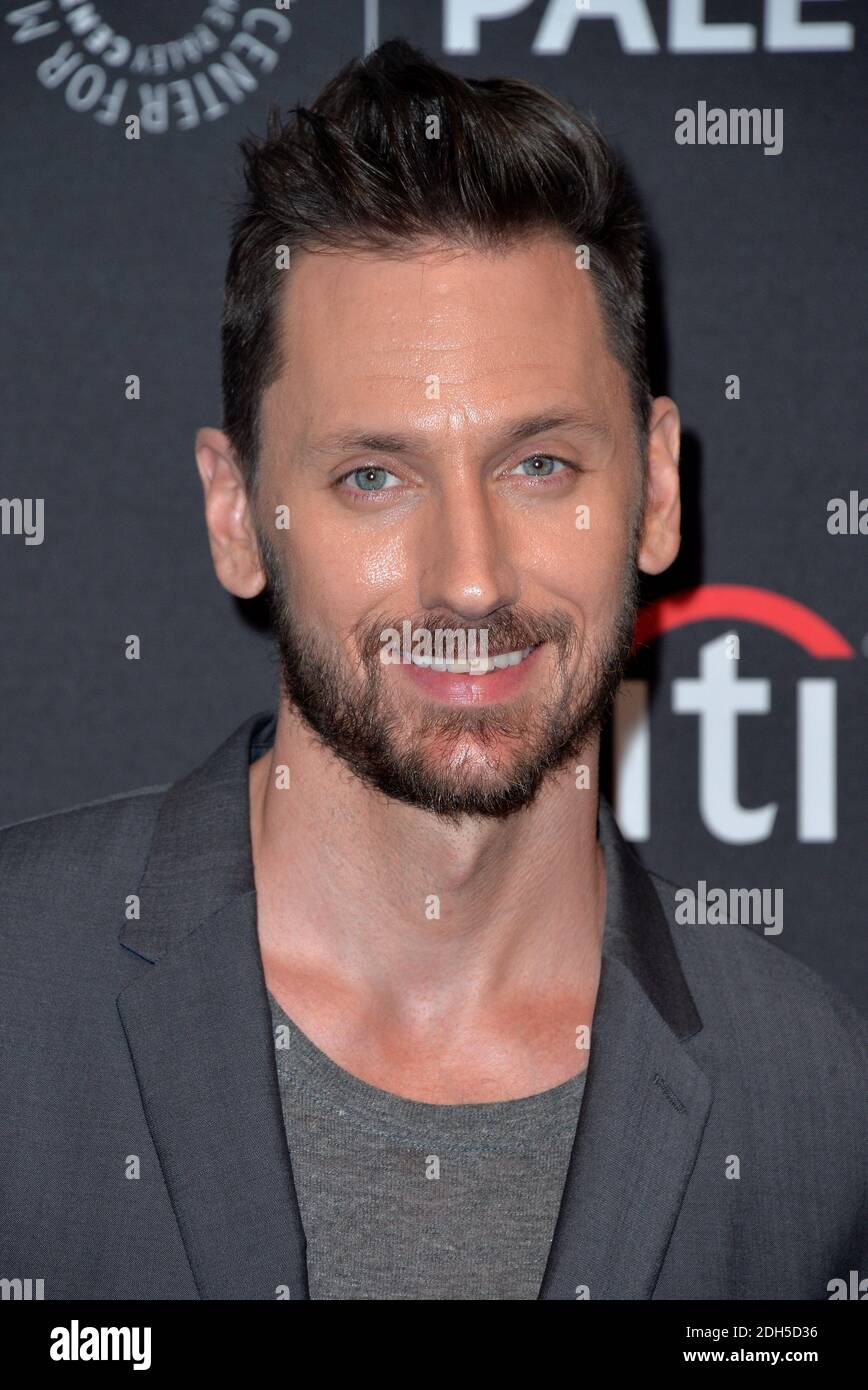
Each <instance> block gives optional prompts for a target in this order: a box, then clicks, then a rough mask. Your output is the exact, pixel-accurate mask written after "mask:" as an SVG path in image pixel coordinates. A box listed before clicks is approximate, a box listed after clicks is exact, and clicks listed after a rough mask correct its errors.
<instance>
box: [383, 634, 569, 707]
mask: <svg viewBox="0 0 868 1390" xmlns="http://www.w3.org/2000/svg"><path fill="white" fill-rule="evenodd" d="M544 646H545V643H539V644H537V645H536V646H533V647H523V648H522V649H521V650H520V651H509V652H499V653H498V654H497V655H496V656H491V655H489V656H487V657H483V658H479V657H477V658H475V659H474V660H473V661H447V660H445V658H442V657H441V658H439V659H438V658H425V657H421V658H417V657H415V656H414V657H413V658H412V660H411V661H410V662H408V664H407V665H406V666H405V665H401V666H394V667H391V668H387V670H388V669H391V670H392V671H394V672H395V673H396V676H395V678H396V679H399V680H403V681H405V682H406V683H407V684H409V685H411V686H413V687H415V689H416V690H417V691H418V692H419V693H420V694H422V695H424V696H425V697H426V698H428V699H431V700H434V701H436V702H438V703H440V704H447V705H490V704H498V703H501V702H503V701H506V700H509V699H511V698H512V697H513V696H515V695H519V694H521V693H522V691H523V690H525V689H526V688H527V687H528V686H529V685H530V683H531V680H532V675H533V671H534V670H535V669H536V667H537V665H538V663H539V660H540V653H541V652H542V650H543V647H544Z"/></svg>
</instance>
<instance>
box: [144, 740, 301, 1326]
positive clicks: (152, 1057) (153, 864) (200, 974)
mask: <svg viewBox="0 0 868 1390" xmlns="http://www.w3.org/2000/svg"><path fill="white" fill-rule="evenodd" d="M266 719H267V716H261V715H260V716H256V717H255V718H254V719H252V720H249V721H247V723H246V724H244V725H243V726H242V728H241V729H239V730H238V731H237V732H236V734H234V735H233V736H232V738H231V739H229V740H228V741H227V743H226V744H224V745H223V747H222V748H221V749H218V751H217V752H216V753H215V754H214V755H213V756H212V757H211V758H209V760H208V761H207V762H206V763H205V764H204V765H203V767H202V768H200V769H198V770H197V771H196V772H195V773H193V774H191V776H190V777H188V778H186V779H184V781H182V782H179V783H178V784H176V786H174V787H172V788H171V790H170V791H169V792H168V793H167V795H166V797H165V800H164V803H163V807H162V809H161V813H160V817H159V819H158V824H157V829H156V833H155V838H154V843H153V846H152V850H151V855H150V859H149V863H148V867H147V870H146V872H145V875H144V878H143V880H142V884H141V886H140V889H139V896H140V901H141V919H140V920H139V921H137V922H130V923H127V924H126V926H125V928H124V931H123V934H122V937H121V940H122V944H123V945H124V946H125V947H126V948H127V950H129V951H131V952H133V953H134V955H135V957H137V959H136V960H135V962H131V968H132V969H133V972H134V978H133V980H132V983H130V984H128V985H127V986H125V988H124V989H123V990H122V991H121V994H120V996H119V998H118V1010H119V1012H120V1016H121V1020H122V1022H123V1026H124V1031H125V1033H126V1037H127V1042H128V1044H129V1048H130V1053H131V1056H132V1059H133V1065H134V1068H135V1073H136V1078H137V1080H138V1084H139V1088H140V1091H141V1095H142V1102H143V1105H144V1110H145V1115H146V1118H147V1122H148V1125H149V1128H150V1131H151V1136H152V1138H153V1141H154V1146H155V1148H156V1151H157V1155H158V1157H159V1161H160V1166H161V1169H162V1173H163V1177H164V1179H165V1182H166V1185H167V1187H168V1190H169V1195H170V1198H171V1201H172V1204H173V1208H174V1211H175V1216H176V1219H177V1221H178V1226H179V1228H180V1231H181V1236H182V1239H183V1241H184V1246H185V1248H186V1251H187V1256H188V1258H189V1261H190V1267H191V1270H192V1273H193V1278H194V1280H195V1283H196V1287H197V1289H198V1290H199V1293H200V1295H201V1297H202V1298H207V1299H211V1298H224V1299H279V1298H281V1297H283V1298H286V1297H289V1298H293V1299H298V1298H301V1299H306V1298H308V1297H309V1294H308V1287H307V1269H306V1262H305V1239H304V1231H303V1228H302V1224H301V1216H300V1212H299V1207H298V1200H297V1196H296V1190H295V1183H294V1180H293V1175H292V1166H291V1162H290V1157H289V1150H288V1148H287V1143H286V1133H285V1130H284V1125H283V1116H282V1113H281V1107H280V1093H279V1088H278V1081H277V1067H276V1063H275V1057H274V1039H273V1036H272V1031H271V1017H270V1012H269V1008H268V996H267V993H266V987H265V979H264V975H263V970H262V961H261V956H260V952H259V943H258V938H257V931H256V894H255V891H254V886H253V877H252V865H251V863H250V838H249V822H248V792H247V774H248V766H249V759H250V755H251V743H252V741H253V742H255V740H256V737H257V735H259V734H260V733H261V732H262V728H263V721H264V720H266Z"/></svg>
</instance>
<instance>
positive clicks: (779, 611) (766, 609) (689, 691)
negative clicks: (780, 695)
mask: <svg viewBox="0 0 868 1390" xmlns="http://www.w3.org/2000/svg"><path fill="white" fill-rule="evenodd" d="M711 619H722V620H724V621H727V622H731V621H733V620H736V621H741V622H750V623H755V624H758V625H759V626H761V627H765V628H768V629H770V630H771V631H773V632H777V633H780V634H781V635H783V636H785V637H787V638H789V639H790V640H791V641H792V642H794V643H795V644H796V645H797V646H798V647H800V648H801V649H802V651H805V652H808V653H809V654H810V655H811V656H813V657H815V658H817V659H819V660H825V661H828V660H846V659H848V658H851V657H852V656H853V655H854V651H853V648H852V647H851V646H850V644H849V642H847V641H846V639H845V638H844V637H842V635H841V633H840V632H838V631H837V630H836V629H835V628H833V627H832V626H831V625H830V624H829V623H827V622H826V621H825V619H823V618H821V617H819V616H818V614H816V613H814V612H813V611H812V610H811V609H810V608H806V607H805V606H804V604H801V603H797V602H795V600H793V599H790V598H785V597H784V596H783V595H781V594H775V593H771V592H770V591H769V590H767V589H756V588H752V587H749V586H746V585H739V584H710V585H701V586H700V587H699V588H696V589H691V590H687V591H685V592H684V593H681V594H675V595H673V596H671V597H668V598H665V599H661V600H659V601H658V602H656V603H652V604H648V605H647V606H646V607H645V608H643V609H642V610H641V612H640V613H639V617H638V619H637V623H636V634H635V643H634V649H635V648H638V647H642V646H644V645H645V644H647V643H649V642H652V641H654V640H655V639H656V638H658V637H661V636H662V635H663V634H664V633H666V632H672V631H674V630H675V629H677V628H680V627H683V626H685V625H687V624H690V623H696V622H705V621H709V620H711ZM738 668H739V661H738V638H737V636H736V635H735V634H734V633H732V632H731V631H730V632H729V633H725V634H723V635H722V636H720V637H716V638H713V639H712V640H711V641H708V642H705V643H704V644H703V645H702V647H701V648H700V651H699V674H698V675H696V676H690V677H686V678H683V679H676V680H673V682H672V690H671V700H672V711H673V713H675V714H679V715H681V714H684V715H691V716H694V717H695V718H696V719H697V720H698V737H699V811H700V815H701V817H702V821H703V824H704V825H705V827H706V829H707V830H708V831H709V833H710V834H712V835H714V836H715V837H716V838H717V839H718V840H721V841H723V842H724V843H725V844H731V845H748V844H756V843H758V842H759V841H762V840H767V839H768V838H769V836H770V835H771V833H772V829H773V827H774V824H775V821H776V819H777V815H778V809H779V808H778V804H777V802H774V801H770V802H769V803H768V804H767V805H765V806H759V807H751V808H748V807H745V806H742V804H741V802H740V800H739V775H738V774H739V718H740V717H741V716H742V715H754V716H756V715H768V714H769V712H770V709H771V681H770V680H768V679H766V678H764V677H756V676H753V677H747V678H745V677H741V676H740V675H739V670H738ZM837 693H838V686H837V681H835V680H834V679H833V678H831V677H828V676H823V677H819V676H818V677H803V678H801V679H799V680H797V681H796V745H797V746H796V749H795V756H796V834H797V837H798V839H799V840H800V841H802V842H804V843H828V842H830V841H833V840H834V839H835V838H836V835H837V763H836V755H837ZM613 735H614V738H613V756H614V777H613V802H614V809H615V815H616V817H617V820H618V824H619V826H620V828H621V830H622V832H623V834H624V836H625V838H626V839H628V840H633V841H641V840H647V839H648V838H649V835H650V826H651V777H652V766H651V764H652V754H651V726H650V718H649V692H648V683H647V681H643V680H626V681H624V682H623V684H622V686H621V689H620V691H619V694H618V698H617V700H616V704H615V711H614V722H613Z"/></svg>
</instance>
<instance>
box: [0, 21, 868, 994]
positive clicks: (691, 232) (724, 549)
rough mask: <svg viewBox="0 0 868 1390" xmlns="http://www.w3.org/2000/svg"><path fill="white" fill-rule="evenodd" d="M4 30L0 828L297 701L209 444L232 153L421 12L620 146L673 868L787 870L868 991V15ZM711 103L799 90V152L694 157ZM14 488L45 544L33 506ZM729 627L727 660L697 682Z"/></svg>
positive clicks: (657, 782)
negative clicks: (679, 120)
mask: <svg viewBox="0 0 868 1390" xmlns="http://www.w3.org/2000/svg"><path fill="white" fill-rule="evenodd" d="M485 16H487V17H485ZM3 17H4V22H3V24H2V30H0V62H2V71H0V92H2V99H3V104H4V117H5V119H4V137H3V180H4V191H5V195H6V196H5V199H4V204H5V216H4V218H3V224H2V236H3V238H4V241H5V246H4V254H3V265H4V269H5V272H6V274H5V276H4V282H5V287H4V292H3V311H4V312H3V346H4V354H5V361H4V371H3V378H2V379H3V419H2V441H3V469H2V482H0V498H3V499H6V502H7V503H8V505H7V506H6V507H5V509H4V510H2V511H0V521H2V522H3V526H2V534H0V642H2V675H0V680H2V701H3V739H2V762H0V822H6V821H12V820H18V819H22V818H25V817H28V816H33V815H37V814H40V813H42V812H45V811H48V810H51V809H55V808H59V807H62V806H68V805H71V804H74V803H76V802H80V801H84V800H88V799H91V798H95V797H100V796H106V795H109V794H111V793H114V792H118V791H122V790H125V789H128V788H132V787H137V786H143V785H152V784H155V783H161V782H165V781H168V780H172V779H174V778H176V777H178V776H180V775H181V774H182V773H184V772H185V771H186V770H187V769H189V768H190V767H191V766H193V765H194V764H195V763H196V762H198V761H199V760H201V758H203V757H204V756H205V755H206V754H207V753H208V752H209V750H210V749H211V748H212V747H214V746H215V744H216V743H217V742H218V741H220V740H222V738H223V737H225V736H226V734H227V733H228V732H230V730H231V729H232V728H233V727H234V726H235V725H236V724H237V723H239V722H240V721H241V719H243V718H244V717H245V716H246V715H247V714H248V713H249V712H252V711H253V710H254V709H257V708H264V707H267V706H269V705H271V704H272V703H273V701H274V693H275V687H276V664H275V662H274V659H273V657H272V654H271V652H270V648H269V644H268V641H267V639H266V637H265V636H264V634H263V633H262V632H261V631H260V630H258V629H257V627H256V625H255V624H254V623H253V622H251V620H250V617H249V615H247V614H245V611H244V606H243V605H240V604H237V603H235V602H234V601H233V600H232V599H230V598H229V597H228V596H227V595H226V594H225V593H224V591H223V590H222V589H220V588H219V586H218V585H217V583H216V581H215V579H214V577H213V574H212V570H211V563H210V557H209V553H208V546H207V540H206V532H205V528H204V523H203V520H202V516H201V505H200V486H199V481H198V477H197V475H196V472H195V468H194V462H193V452H192V441H193V434H194V431H195V429H196V427H197V426H198V425H200V424H204V423H211V424H219V423H220V404H219V362H218V323H219V314H220V297H221V283H222V275H223V269H224V263H225V257H226V251H227V225H228V210H229V207H230V204H231V200H232V198H233V197H234V196H235V195H236V194H237V191H238V183H237V179H238V168H239V157H238V154H237V141H238V139H239V137H240V136H241V135H242V133H244V132H245V131H246V130H248V129H252V130H254V131H257V132H261V130H262V128H263V123H264V115H265V111H266V108H267V106H268V104H269V103H271V102H273V101H278V102H280V103H281V105H283V106H288V105H291V104H293V103H294V102H296V101H305V100H310V99H311V98H312V97H313V96H314V95H315V94H316V92H317V91H318V90H319V88H320V86H321V85H322V84H323V82H324V81H325V80H326V79H327V78H328V77H329V76H330V75H331V74H332V73H333V72H334V71H335V70H336V68H337V67H338V65H339V64H341V63H343V62H344V61H346V60H347V59H348V58H350V57H352V56H353V55H355V54H358V53H361V52H363V51H364V48H365V46H366V44H368V45H369V44H371V43H372V42H373V41H374V40H375V38H377V37H379V38H381V39H382V38H386V37H389V36H392V35H394V34H402V35H404V36H405V37H407V38H409V39H410V40H411V41H413V42H416V43H419V44H420V45H422V46H423V47H424V48H426V49H427V50H428V52H429V53H430V54H431V55H432V56H434V57H437V58H442V59H444V60H445V61H447V63H449V64H450V65H451V66H453V67H454V68H455V69H457V70H458V71H461V72H463V73H466V74H468V75H476V76H490V75H493V74H512V75H517V76H522V77H526V78H529V79H530V80H532V81H536V82H538V83H540V84H542V85H544V86H546V87H548V88H550V89H551V90H553V91H554V92H556V93H558V94H560V95H562V96H564V97H566V98H568V99H569V100H571V101H573V102H574V103H575V104H576V105H578V106H579V107H580V108H582V109H583V110H585V111H589V112H591V113H592V114H593V115H595V116H596V118H597V119H598V120H599V122H600V124H601V126H602V128H603V130H604V131H605V133H606V134H607V135H608V136H609V137H610V139H611V140H612V141H613V142H614V143H615V144H616V146H617V147H619V148H620V149H621V150H622V151H623V152H624V154H625V155H626V157H627V159H628V162H629V164H630V166H631V168H632V170H633V173H634V175H635V178H636V181H637V183H638V186H639V188H640V191H641V194H642V196H643V199H644V201H645V203H646V205H647V209H648V213H649V217H650V220H651V225H652V227H653V234H654V242H655V246H656V248H657V257H656V259H657V264H656V269H655V282H656V283H655V290H654V299H655V301H656V307H657V310H658V326H657V328H656V330H655V340H654V369H655V376H656V381H655V386H656V388H657V390H659V391H662V390H665V391H667V392H668V393H670V394H672V395H673V396H674V397H675V399H676V400H677V401H678V403H679V405H680V407H681V411H682V416H683V421H684V426H685V431H686V439H685V447H684V454H683V465H684V470H683V471H684V489H685V532H686V538H685V547H684V553H683V555H682V557H681V558H680V559H679V561H678V563H677V564H676V566H675V567H674V568H673V570H672V571H671V572H670V573H669V574H668V575H667V576H665V578H664V581H663V582H662V583H658V584H657V585H656V587H655V588H654V589H653V590H652V589H649V590H648V591H647V592H646V599H647V601H648V604H649V605H651V606H649V607H648V609H647V610H646V614H645V617H644V619H643V621H644V624H645V626H644V628H643V634H644V636H645V638H646V641H647V645H646V646H645V648H644V652H643V656H642V658H641V660H640V662H639V663H638V664H637V667H636V670H635V672H634V673H633V676H634V679H635V681H636V682H637V683H636V684H635V685H634V686H632V687H631V688H630V690H631V693H632V694H633V695H638V698H639V703H640V704H641V702H642V699H643V698H644V697H645V696H646V695H647V697H648V702H649V706H650V711H651V713H650V724H649V726H648V730H647V732H645V733H643V730H642V728H641V727H640V728H639V729H638V731H637V732H634V735H633V741H632V742H631V743H629V744H626V745H625V747H626V748H628V749H629V750H630V758H629V759H627V758H626V754H625V756H624V758H623V759H622V766H623V768H624V771H623V773H622V781H621V782H620V784H618V783H617V782H616V783H615V784H613V785H612V792H613V795H616V797H617V810H618V814H619V818H620V820H621V823H622V826H623V827H624V829H625V833H627V834H628V837H629V838H631V839H632V840H633V841H634V842H635V843H636V844H637V848H638V850H639V852H640V853H641V855H642V857H643V858H644V859H645V861H646V862H647V863H648V864H649V865H650V866H652V867H654V868H656V869H658V870H659V871H660V872H662V873H664V874H665V875H667V876H669V877H671V878H673V879H675V880H676V881H678V882H679V883H683V884H686V885H692V886H693V887H696V885H697V883H698V881H699V880H705V882H706V883H707V884H708V885H709V887H712V886H722V887H727V888H729V887H765V888H769V889H776V888H781V889H782V890H783V893H784V928H783V932H782V933H781V934H780V935H779V936H774V937H769V939H770V940H771V941H773V942H774V944H775V945H776V946H777V947H779V948H781V949H784V950H787V951H790V952H792V953H793V954H794V955H796V956H798V957H800V958H801V959H803V960H804V961H806V962H808V963H809V964H811V965H813V966H814V967H815V968H817V969H818V970H820V971H821V973H823V974H824V975H825V976H826V977H827V978H828V979H829V980H831V981H832V982H833V983H835V984H836V985H838V987H839V988H841V989H842V990H844V991H846V992H848V993H849V994H850V995H851V996H852V997H853V998H854V999H856V1000H857V1001H858V1002H859V1003H860V1004H861V1005H862V1007H863V1008H864V1007H868V983H866V972H865V969H864V960H865V954H864V949H863V932H864V924H865V915H866V907H868V872H866V853H868V845H866V837H865V812H866V799H868V798H866V739H865V718H864V711H865V696H866V688H868V681H866V651H868V646H866V642H865V633H866V627H868V617H866V611H865V593H866V585H865V578H866V548H868V536H864V535H859V534H858V529H857V533H856V534H849V533H848V534H830V532H829V530H828V524H827V523H828V520H829V511H828V504H829V502H830V500H831V499H833V498H836V497H840V498H844V499H847V500H848V502H849V500H850V494H851V493H856V494H857V497H856V498H855V499H854V506H855V507H856V508H858V500H859V498H860V497H864V496H865V495H866V494H868V478H866V470H865V465H864V462H863V459H864V439H865V435H866V420H865V400H866V390H865V373H866V358H865V353H864V350H863V347H862V342H861V332H860V330H861V328H862V325H863V322H864V316H865V302H864V295H863V294H862V293H861V291H862V287H863V284H864V261H865V250H864V226H865V211H866V209H865V202H866V197H865V180H864V174H863V165H862V160H861V158H860V156H861V154H862V151H863V149H864V131H865V118H866V102H865V76H866V74H865V61H864V45H865V29H866V13H865V9H864V6H863V5H860V4H858V3H856V0H853V3H848V0H824V2H823V3H820V0H813V2H811V0H808V3H804V4H798V3H796V0H765V3H761V0H707V3H702V0H699V3H696V0H692V2H691V0H669V3H665V2H664V0H648V3H644V0H622V3H620V4H618V3H614V4H613V3H609V4H605V3H603V0H590V5H587V6H583V5H582V3H581V0H579V3H578V4H577V3H576V0H550V2H549V3H544V0H531V3H522V0H443V3H441V0H400V2H399V0H380V3H379V4H376V3H373V0H368V3H366V2H365V0H294V3H292V4H289V5H287V6H285V7H284V6H282V5H281V4H280V3H278V4H277V5H275V4H272V5H270V6H267V5H264V6H261V7H256V6H252V5H246V4H244V3H234V0H221V2H220V3H215V4H211V5H204V4H203V3H202V0H151V2H150V3H141V4H133V3H132V2H131V0H125V2H122V0H96V3H94V4H92V5H83V4H80V3H77V0H75V2H73V0H66V3H64V2H63V0H40V3H35V4H29V5H21V4H19V5H15V6H10V5H9V4H6V5H4V6H3ZM191 36H192V38H191ZM253 40H255V41H256V42H254V41H253ZM197 45H198V47H197ZM203 45H204V46H208V47H210V49H211V51H209V52H204V51H203ZM700 102H704V103H706V107H707V108H713V107H721V108H724V109H725V110H728V109H729V108H730V107H733V108H743V107H744V108H754V107H756V108H759V109H767V110H768V111H770V112H773V111H774V110H776V109H778V110H780V112H781V113H782V120H783V148H782V150H781V152H780V153H778V154H769V155H767V154H765V153H764V150H763V146H762V145H761V144H760V145H758V144H730V145H712V144H693V145H689V144H679V143H677V142H676V140H675V128H676V115H675V113H676V112H677V111H678V110H680V109H682V108H689V109H692V110H694V111H696V110H697V109H698V104H699V103H700ZM130 115H138V116H139V117H140V120H141V123H142V130H141V138H140V139H138V140H131V139H127V138H125V131H126V130H127V129H128V128H129V127H128V124H127V118H128V117H129V116H130ZM131 375H136V376H138V377H139V378H140V381H141V398H140V399H139V400H128V399H127V398H126V395H125V390H126V381H127V378H128V377H129V376H131ZM733 376H737V377H738V379H739V396H738V398H737V399H728V398H727V391H726V382H727V378H731V377H733ZM730 394H732V393H730ZM860 489H861V492H860ZM27 499H29V500H30V501H31V502H35V501H36V500H37V499H41V500H42V505H43V508H44V534H43V535H42V537H41V541H40V543H34V544H27V537H26V535H25V533H24V531H23V530H22V525H23V523H22V524H18V523H17V522H16V516H18V517H22V516H23V517H25V518H26V515H27V513H26V511H21V512H19V511H16V508H17V504H18V502H21V503H24V502H26V501H27ZM0 506H2V504H0ZM855 516H856V517H857V519H858V516H859V513H858V510H856V511H855ZM866 524H868V523H866ZM37 537H38V532H37V533H35V534H34V533H33V532H32V530H31V539H33V540H34V541H35V540H36V539H37ZM728 586H736V587H728ZM667 595H668V596H672V595H686V598H676V599H675V600H674V601H673V600H671V597H670V599H669V600H667V599H666V596H667ZM661 599H663V600H664V602H663V603H662V604H661V603H660V602H659V601H660V600H661ZM662 629H668V630H667V631H665V634H663V635H657V634H660V633H661V632H662ZM731 632H735V633H737V635H738V636H739V638H740V643H741V646H740V659H739V660H738V661H737V662H736V663H734V664H731V665H730V666H728V667H723V666H720V665H718V666H717V667H715V668H713V669H709V671H708V673H707V679H706V681H705V683H704V684H703V685H702V686H701V688H698V689H697V687H695V686H694V687H689V686H683V685H682V686H679V685H678V682H679V681H688V680H690V679H691V678H692V679H694V680H696V679H698V678H699V677H700V675H701V671H702V665H701V663H703V662H709V663H710V662H712V660H713V658H714V657H715V655H716V653H717V650H718V649H717V647H716V646H714V644H715V643H717V642H718V641H719V639H720V638H722V637H723V636H724V635H725V634H728V633H731ZM130 634H136V635H138V636H139V638H140V639H141V659H140V660H138V661H129V660H127V659H126V656H125V642H126V638H127V636H128V635H130ZM732 680H735V681H736V682H737V685H736V686H735V687H733V685H732ZM742 696H743V697H744V698H746V699H747V700H749V701H753V702H754V707H755V708H754V712H744V713H742V714H741V715H740V717H739V718H738V719H737V720H736V719H735V718H734V717H733V716H732V714H728V713H727V708H728V706H727V701H729V707H731V706H732V703H733V701H735V702H736V703H737V701H738V700H739V699H740V698H741V697H742ZM697 701H698V702H699V704H700V705H701V706H702V707H703V708H704V709H705V710H706V712H705V713H703V714H702V715H701V716H700V715H699V714H698V713H696V712H686V711H685V710H684V709H682V710H679V708H678V706H679V705H680V706H685V705H686V706H688V707H689V708H690V709H691V710H694V711H695V709H696V703H697ZM800 702H801V705H802V706H803V708H802V717H801V721H800V719H799V709H800ZM623 727H625V728H626V727H627V726H626V724H625V725H624V726H623ZM733 735H734V736H735V737H734V738H733ZM637 740H638V741H637ZM760 807H769V808H770V810H769V813H768V816H767V817H766V819H765V822H764V823H763V824H758V823H756V822H755V821H754V820H748V819H745V817H744V815H743V813H744V812H746V811H749V810H752V809H755V808H760ZM739 808H741V812H740V811H739ZM758 929H760V928H758ZM697 930H726V928H725V927H716V928H715V927H711V926H706V927H704V928H703V927H698V928H697Z"/></svg>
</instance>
